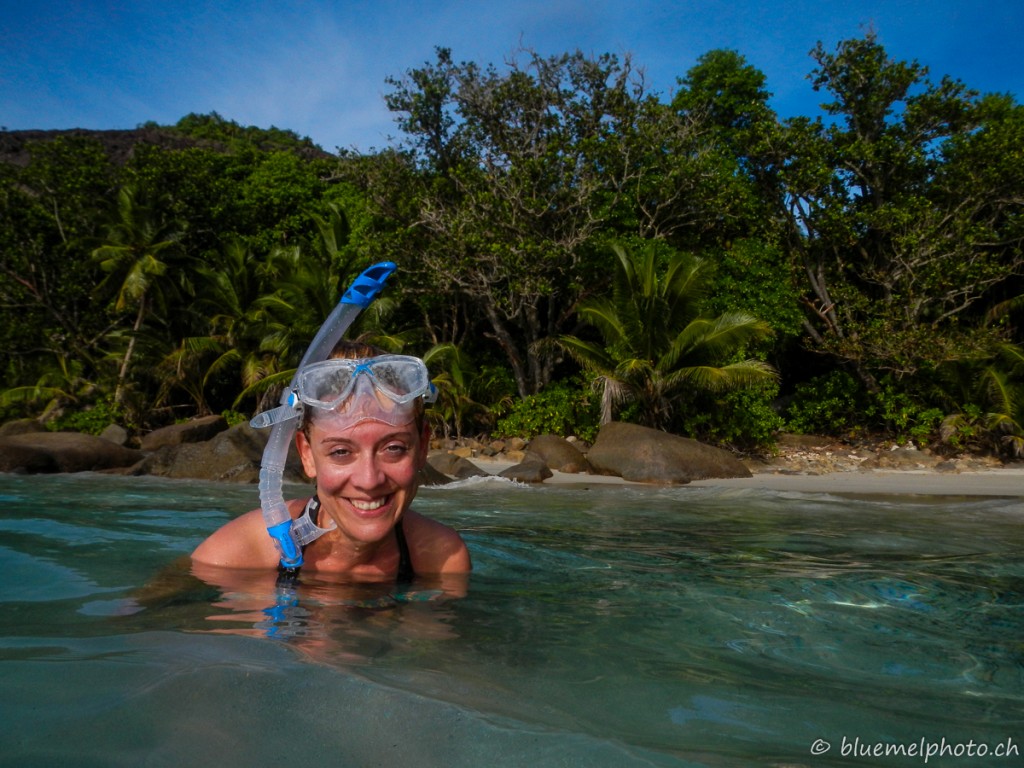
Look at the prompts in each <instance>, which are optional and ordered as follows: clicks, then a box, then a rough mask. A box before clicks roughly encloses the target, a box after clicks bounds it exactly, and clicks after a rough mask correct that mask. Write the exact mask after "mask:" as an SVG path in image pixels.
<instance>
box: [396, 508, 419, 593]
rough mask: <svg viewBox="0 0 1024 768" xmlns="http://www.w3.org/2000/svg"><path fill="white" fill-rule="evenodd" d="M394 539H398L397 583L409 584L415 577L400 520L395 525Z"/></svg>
mask: <svg viewBox="0 0 1024 768" xmlns="http://www.w3.org/2000/svg"><path fill="white" fill-rule="evenodd" d="M395 538H397V539H398V579H397V580H398V581H399V582H402V583H406V582H410V581H412V580H413V577H414V576H415V575H416V571H414V570H413V567H412V558H411V557H410V555H409V544H408V542H406V540H405V529H404V528H403V527H402V518H398V522H397V523H395Z"/></svg>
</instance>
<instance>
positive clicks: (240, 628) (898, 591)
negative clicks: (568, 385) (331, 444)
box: [0, 475, 1024, 767]
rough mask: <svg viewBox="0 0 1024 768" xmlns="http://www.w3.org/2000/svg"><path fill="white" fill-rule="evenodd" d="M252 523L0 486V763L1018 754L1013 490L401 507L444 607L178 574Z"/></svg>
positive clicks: (113, 493) (480, 490) (513, 493)
mask: <svg viewBox="0 0 1024 768" xmlns="http://www.w3.org/2000/svg"><path fill="white" fill-rule="evenodd" d="M255 503H256V491H255V489H254V488H253V487H249V486H233V485H217V484H209V483H193V482H169V481H158V480H153V479H149V478H116V477H105V476H97V475H76V476H51V477H40V476H31V477H26V476H12V475H7V476H3V475H0V567H2V569H3V572H4V573H5V574H6V576H7V578H6V579H5V580H4V582H3V583H0V722H2V723H3V727H2V729H0V746H2V749H0V766H56V765H75V766H93V765H95V766H120V765H125V766H128V765H131V766H137V765H147V766H164V765H166V766H182V765H219V766H256V765H271V764H279V763H280V762H281V761H313V760H316V761H318V762H319V763H321V764H326V765H331V766H360V767H363V766H377V765H380V766H392V765H394V766H411V765H415V766H563V765H564V766H577V765H586V766H746V765H751V766H758V765H773V766H792V765H807V766H822V765H869V764H870V765H922V764H925V761H924V759H923V757H922V756H918V755H917V754H916V753H915V751H914V750H919V751H920V750H924V751H928V750H933V756H932V757H931V758H930V759H929V760H928V761H927V764H928V765H951V764H954V763H956V764H958V765H1015V764H1016V765H1019V764H1021V763H1022V762H1024V757H1021V752H1024V674H1022V673H1024V664H1022V662H1024V545H1022V542H1024V536H1022V534H1024V500H1022V499H1019V498H1018V499H1000V498H987V499H967V498H944V497H937V498H924V497H903V498H899V497H888V498H886V497H876V498H862V499H853V498H839V497H832V496H827V495H820V494H819V495H800V494H792V493H788V494H780V493H767V492H751V491H735V490H730V491H724V490H716V489H711V488H700V489H697V488H686V487H682V488H673V489H654V488H627V487H617V486H595V487H589V488H587V487H579V488H576V487H566V488H557V487H543V488H526V487H516V486H512V485H509V484H506V483H503V482H499V481H488V482H484V483H477V484H468V485H463V486H460V487H456V488H448V489H426V490H424V491H422V492H421V495H420V497H419V499H417V508H419V509H420V510H421V511H423V512H425V513H427V514H430V515H432V516H435V517H438V518H440V519H442V520H444V521H445V522H447V523H449V524H451V525H454V526H455V527H457V528H459V529H460V530H461V531H463V534H464V536H465V538H466V540H467V542H468V544H469V546H470V549H471V551H472V553H473V556H474V562H475V572H474V574H473V576H472V578H471V580H470V582H469V585H468V588H467V590H466V594H465V596H464V597H462V598H461V599H441V598H439V597H438V589H439V587H440V585H435V584H430V583H422V584H418V585H416V589H415V590H414V591H413V592H412V593H407V594H403V593H395V591H394V589H393V587H392V588H388V587H384V586H381V587H362V588H354V587H352V586H351V585H344V584H323V583H319V582H316V581H311V582H310V583H308V584H306V585H304V586H302V587H300V588H299V589H298V590H297V591H296V592H294V593H282V594H279V593H277V592H275V590H274V588H273V586H272V585H271V584H268V582H267V581H266V580H265V579H262V578H254V579H249V580H246V579H240V580H236V581H234V582H232V583H230V584H223V583H221V584H211V583H207V582H204V581H202V580H199V579H197V578H195V577H194V576H192V575H190V574H189V573H188V571H187V570H186V569H185V568H183V567H179V566H178V565H176V562H177V561H179V559H180V558H181V556H183V555H186V554H187V553H188V552H189V551H191V549H192V548H193V547H194V546H195V545H196V544H197V543H198V542H199V541H200V540H201V539H202V538H203V537H204V536H205V535H206V534H207V533H208V532H209V531H211V530H213V529H214V528H215V527H217V526H218V525H220V524H221V523H222V522H224V521H226V520H227V519H229V518H230V517H232V516H234V515H236V514H238V513H240V512H242V511H244V510H246V509H248V508H250V507H252V506H254V505H255ZM429 598H433V599H429ZM819 740H821V741H819ZM824 742H827V743H828V745H829V746H828V749H827V751H826V748H825V745H824ZM872 749H874V750H878V749H888V750H890V752H889V756H881V757H875V756H870V755H869V754H868V752H865V750H872ZM940 749H944V750H945V751H944V752H943V753H942V754H941V756H940V755H939V754H935V752H937V751H938V750H940ZM982 749H984V750H985V751H987V755H982V754H981V750H982ZM899 750H902V752H903V755H904V756H900V755H899V754H893V751H896V752H897V753H898V752H899ZM815 753H820V754H815ZM1006 753H1008V757H1002V755H1003V754H1006ZM875 754H884V753H882V752H877V753H875ZM971 756H973V757H974V759H973V760H972V759H971Z"/></svg>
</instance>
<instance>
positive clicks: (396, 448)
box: [384, 443, 409, 458]
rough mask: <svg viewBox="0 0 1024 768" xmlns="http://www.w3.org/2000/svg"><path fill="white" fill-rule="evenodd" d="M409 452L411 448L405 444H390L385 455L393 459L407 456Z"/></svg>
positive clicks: (386, 447) (385, 448)
mask: <svg viewBox="0 0 1024 768" xmlns="http://www.w3.org/2000/svg"><path fill="white" fill-rule="evenodd" d="M408 452H409V447H408V446H407V445H405V444H404V443H390V444H389V445H386V446H384V455H385V456H390V457H392V458H399V457H401V456H405V454H407V453H408Z"/></svg>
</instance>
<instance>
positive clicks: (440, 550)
mask: <svg viewBox="0 0 1024 768" xmlns="http://www.w3.org/2000/svg"><path fill="white" fill-rule="evenodd" d="M402 520H403V523H402V526H403V530H404V531H405V535H406V539H407V541H408V542H409V548H410V550H411V551H412V558H413V565H414V567H415V568H416V572H417V573H424V574H428V573H468V572H469V571H471V570H472V568H473V565H472V561H471V560H470V557H469V549H468V548H467V547H466V543H465V542H464V541H463V540H462V537H461V536H460V535H459V533H458V531H456V530H455V529H454V528H451V527H449V526H447V525H445V524H444V523H441V522H438V521H437V520H434V519H432V518H429V517H426V516H424V515H421V514H420V513H418V512H415V511H413V510H411V509H410V510H409V511H408V512H406V513H405V515H404V516H403V517H402Z"/></svg>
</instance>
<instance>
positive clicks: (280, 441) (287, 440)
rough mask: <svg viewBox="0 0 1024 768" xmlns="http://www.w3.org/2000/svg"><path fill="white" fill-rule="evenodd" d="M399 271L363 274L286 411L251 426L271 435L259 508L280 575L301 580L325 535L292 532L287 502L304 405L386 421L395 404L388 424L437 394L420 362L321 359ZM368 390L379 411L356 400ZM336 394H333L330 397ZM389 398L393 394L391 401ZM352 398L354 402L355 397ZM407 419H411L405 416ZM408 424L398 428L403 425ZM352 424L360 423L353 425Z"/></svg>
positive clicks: (300, 525)
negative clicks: (305, 560) (310, 550)
mask: <svg viewBox="0 0 1024 768" xmlns="http://www.w3.org/2000/svg"><path fill="white" fill-rule="evenodd" d="M395 269H396V266H395V265H394V264H393V263H391V262H388V261H386V262H381V263H380V264H375V265H373V266H372V267H370V268H369V269H367V270H365V271H364V272H363V273H362V274H361V275H359V277H357V278H356V279H355V281H354V282H353V283H352V285H351V286H349V289H348V290H347V291H345V293H344V295H343V296H342V297H341V301H340V302H339V304H338V306H337V307H335V309H334V311H333V312H331V314H330V315H329V316H328V318H327V320H325V321H324V324H323V325H322V326H321V327H320V330H319V331H317V333H316V336H314V337H313V341H312V342H311V343H310V345H309V348H308V349H307V350H306V354H305V355H303V357H302V361H301V362H300V363H299V367H298V369H297V371H296V373H295V376H293V377H292V381H291V384H290V385H289V386H288V388H287V389H286V390H285V392H284V394H283V395H282V396H281V405H280V406H278V407H277V408H274V409H272V410H270V411H266V412H264V413H261V414H258V415H257V416H256V417H255V418H253V420H252V421H251V422H249V423H250V425H251V426H253V427H256V428H261V427H272V429H271V432H270V437H269V438H268V440H267V446H266V448H265V449H264V451H263V461H262V463H261V465H260V486H259V487H260V507H261V508H262V510H263V520H264V522H265V523H266V526H267V532H268V533H269V534H270V535H271V537H272V538H273V539H274V542H275V544H277V548H278V550H279V551H280V553H281V567H282V569H284V570H286V571H289V572H292V573H296V572H297V571H298V569H299V567H301V566H302V546H303V545H304V544H308V543H309V542H310V541H313V540H314V539H316V538H317V537H318V536H322V535H323V534H324V533H326V532H327V530H328V529H324V528H319V527H318V526H316V525H315V524H314V523H312V522H311V521H310V520H309V518H308V516H306V515H303V517H302V518H300V519H299V520H296V521H295V524H294V525H293V522H292V516H291V513H290V512H289V511H288V505H287V504H286V503H285V501H284V494H283V492H282V484H283V477H284V468H285V461H286V459H287V457H288V449H289V447H290V446H291V442H292V438H293V437H294V435H295V430H296V428H297V427H298V424H299V420H300V417H301V416H302V415H303V413H304V410H305V405H310V406H311V407H313V408H318V407H320V406H319V405H318V403H322V404H324V405H329V404H330V403H332V402H335V403H336V405H335V408H337V406H342V408H343V407H344V403H345V402H346V400H347V399H348V400H351V401H352V402H353V403H356V404H357V405H358V404H360V403H363V402H364V401H365V404H364V405H358V407H360V408H369V409H371V410H372V412H373V413H376V414H383V415H386V414H387V413H388V406H387V403H386V401H391V403H392V404H393V407H391V409H390V413H391V414H393V415H392V416H391V418H398V417H399V410H400V409H399V408H398V407H397V406H402V407H406V406H410V407H412V408H415V407H416V406H415V405H414V402H415V400H416V398H417V397H423V398H424V399H426V398H427V396H428V393H432V392H433V388H432V386H429V385H430V379H429V376H427V374H426V366H424V365H423V361H422V360H418V359H417V358H409V357H405V356H402V355H386V356H384V357H379V358H370V359H366V360H325V359H324V358H326V357H327V356H328V355H329V354H330V353H331V350H333V349H334V346H335V344H337V343H338V341H339V340H340V339H341V337H342V336H343V335H344V334H345V331H347V330H348V328H349V326H351V325H352V323H353V321H354V320H355V319H356V317H357V316H358V315H359V313H360V312H362V311H363V310H364V309H366V307H368V306H369V305H370V303H371V302H372V301H373V300H374V298H376V296H377V294H378V293H380V291H381V289H382V288H383V287H384V282H385V281H386V280H387V279H388V277H390V276H391V274H392V273H393V272H394V271H395ZM385 358H391V359H392V360H394V359H396V358H397V359H398V360H400V361H410V360H411V361H415V362H417V363H418V364H419V365H420V366H423V367H422V372H414V371H413V369H414V368H415V366H413V365H410V364H408V363H406V362H400V363H392V364H391V366H390V368H389V367H388V365H386V364H385V365H381V364H380V361H381V360H384V359H385ZM317 364H319V365H320V366H321V367H320V368H318V369H317V368H314V366H315V365H317ZM360 365H362V368H360ZM310 369H313V371H314V372H313V373H311V374H308V375H305V376H304V374H307V372H308V371H309V370H310ZM317 371H319V374H318V373H317ZM364 374H365V375H364ZM364 380H365V381H364ZM421 380H423V381H425V384H420V383H419V382H420V381H421ZM402 381H405V382H406V383H407V385H408V386H406V385H403V384H402V383H401V382H402ZM330 382H334V383H330ZM367 382H368V383H369V384H370V385H372V389H373V398H372V399H374V400H376V401H377V404H378V406H379V407H377V406H372V404H370V402H369V399H368V398H367V397H358V395H359V394H360V391H361V390H360V388H361V387H365V386H366V385H367ZM410 382H411V383H410ZM413 386H415V387H416V388H418V389H419V390H420V391H419V392H418V393H417V394H411V392H412V391H413V389H412V387H413ZM403 389H404V390H405V391H403ZM332 390H334V392H333V393H332ZM346 392H347V394H346ZM389 392H390V393H391V394H388V393H389ZM378 393H379V394H380V395H381V396H380V397H378V396H377V395H378ZM353 394H355V395H357V397H351V395H353ZM392 395H394V396H392ZM303 396H306V397H308V399H309V400H310V402H309V403H305V404H304V401H303V399H302V398H303ZM434 397H436V394H435V395H434ZM405 398H407V399H405ZM403 399H404V402H403ZM432 400H433V398H431V402H432ZM406 412H409V411H408V409H407V410H406ZM353 415H355V410H353ZM363 418H376V416H364V417H362V418H360V419H359V420H362V419H363ZM381 420H385V419H381ZM408 420H409V419H406V421H404V422H401V423H406V422H407V421H408ZM352 423H353V424H355V423H357V422H356V421H353V422H352Z"/></svg>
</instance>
